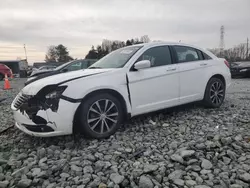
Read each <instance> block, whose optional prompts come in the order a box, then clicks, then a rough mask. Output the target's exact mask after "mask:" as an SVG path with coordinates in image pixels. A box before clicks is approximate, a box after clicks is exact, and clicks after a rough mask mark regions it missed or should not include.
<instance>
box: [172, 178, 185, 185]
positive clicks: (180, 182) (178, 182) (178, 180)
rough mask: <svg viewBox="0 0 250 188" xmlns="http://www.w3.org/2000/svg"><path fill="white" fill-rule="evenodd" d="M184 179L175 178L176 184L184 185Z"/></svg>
mask: <svg viewBox="0 0 250 188" xmlns="http://www.w3.org/2000/svg"><path fill="white" fill-rule="evenodd" d="M184 183H185V182H184V180H182V179H174V184H175V185H178V186H184Z"/></svg>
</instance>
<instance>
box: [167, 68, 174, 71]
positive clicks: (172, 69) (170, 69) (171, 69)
mask: <svg viewBox="0 0 250 188" xmlns="http://www.w3.org/2000/svg"><path fill="white" fill-rule="evenodd" d="M175 70H176V68H169V69H167V70H166V71H175Z"/></svg>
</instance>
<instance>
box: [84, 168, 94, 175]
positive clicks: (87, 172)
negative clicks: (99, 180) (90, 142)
mask: <svg viewBox="0 0 250 188" xmlns="http://www.w3.org/2000/svg"><path fill="white" fill-rule="evenodd" d="M93 172H94V170H93V168H92V167H91V166H85V167H84V168H83V173H84V174H92V173H93Z"/></svg>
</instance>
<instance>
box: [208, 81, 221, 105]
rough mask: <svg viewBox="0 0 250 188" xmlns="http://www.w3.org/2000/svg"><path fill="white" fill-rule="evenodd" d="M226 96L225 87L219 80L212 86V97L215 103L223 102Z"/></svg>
mask: <svg viewBox="0 0 250 188" xmlns="http://www.w3.org/2000/svg"><path fill="white" fill-rule="evenodd" d="M223 98H224V88H223V85H222V84H221V83H219V82H214V83H213V84H212V86H211V88H210V99H211V102H212V103H213V104H215V105H218V104H221V103H222V102H223Z"/></svg>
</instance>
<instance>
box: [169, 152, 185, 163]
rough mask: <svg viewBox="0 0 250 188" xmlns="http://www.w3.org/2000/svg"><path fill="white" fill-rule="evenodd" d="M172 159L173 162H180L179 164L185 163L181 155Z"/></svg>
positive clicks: (174, 155)
mask: <svg viewBox="0 0 250 188" xmlns="http://www.w3.org/2000/svg"><path fill="white" fill-rule="evenodd" d="M170 158H171V159H172V160H173V161H175V162H178V163H181V164H182V163H183V162H184V160H183V158H182V157H181V156H180V155H177V154H173V155H171V157H170Z"/></svg>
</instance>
